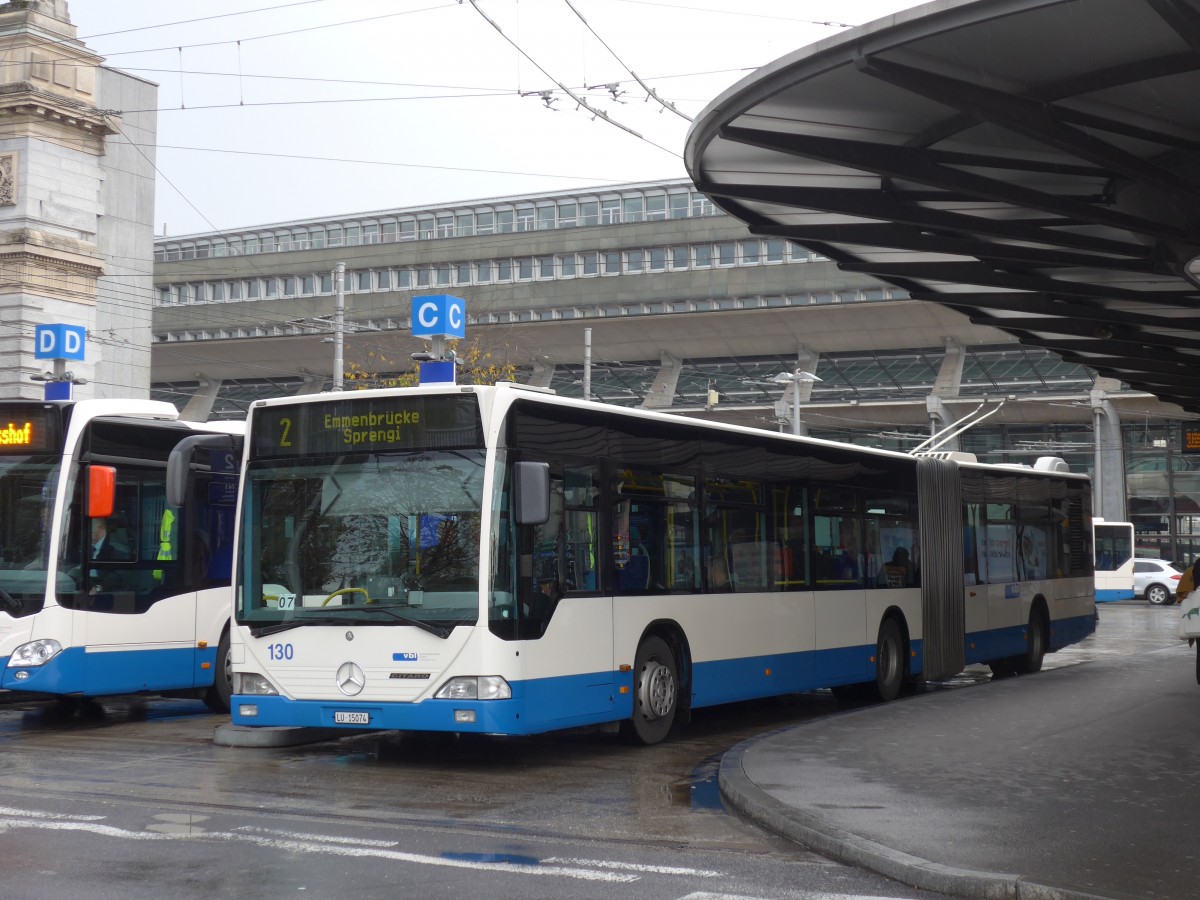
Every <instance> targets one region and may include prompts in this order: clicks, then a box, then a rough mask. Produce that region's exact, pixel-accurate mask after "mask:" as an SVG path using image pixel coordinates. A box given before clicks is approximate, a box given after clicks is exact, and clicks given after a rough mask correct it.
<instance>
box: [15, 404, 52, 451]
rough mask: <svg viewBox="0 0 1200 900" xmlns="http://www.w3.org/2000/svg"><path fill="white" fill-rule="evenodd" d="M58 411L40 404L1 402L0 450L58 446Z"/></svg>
mask: <svg viewBox="0 0 1200 900" xmlns="http://www.w3.org/2000/svg"><path fill="white" fill-rule="evenodd" d="M58 434H59V428H58V412H57V410H55V409H54V408H52V407H45V406H42V405H40V404H36V403H31V404H18V403H0V453H52V452H55V451H56V450H57V449H58Z"/></svg>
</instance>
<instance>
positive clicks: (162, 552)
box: [154, 507, 175, 581]
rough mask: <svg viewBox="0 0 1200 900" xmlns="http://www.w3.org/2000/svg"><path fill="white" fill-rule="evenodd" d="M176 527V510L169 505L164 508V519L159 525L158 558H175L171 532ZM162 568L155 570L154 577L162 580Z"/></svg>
mask: <svg viewBox="0 0 1200 900" xmlns="http://www.w3.org/2000/svg"><path fill="white" fill-rule="evenodd" d="M174 528H175V511H174V510H173V509H171V508H170V507H168V508H167V509H164V510H163V514H162V521H161V522H160V523H159V526H158V557H157V558H158V559H174V558H175V548H174V545H173V544H172V543H171V533H172V531H173V530H174ZM162 578H163V571H162V569H155V570H154V579H155V580H156V581H162Z"/></svg>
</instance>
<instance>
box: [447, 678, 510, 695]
mask: <svg viewBox="0 0 1200 900" xmlns="http://www.w3.org/2000/svg"><path fill="white" fill-rule="evenodd" d="M433 696H434V697H436V698H437V699H438V700H511V699H512V688H511V687H509V686H508V682H507V681H505V680H504V679H503V678H501V677H500V676H499V675H477V676H476V675H470V676H465V675H464V676H459V677H458V678H451V679H450V680H449V681H447V682H446V683H445V684H443V685H442V686H441V688H439V689H438V692H437V693H436V694H434V695H433Z"/></svg>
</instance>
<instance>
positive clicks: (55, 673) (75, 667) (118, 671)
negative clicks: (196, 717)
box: [0, 647, 216, 697]
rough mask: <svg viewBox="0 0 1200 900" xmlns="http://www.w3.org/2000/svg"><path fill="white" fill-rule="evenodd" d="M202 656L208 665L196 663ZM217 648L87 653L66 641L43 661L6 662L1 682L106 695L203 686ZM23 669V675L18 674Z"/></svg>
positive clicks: (8, 685)
mask: <svg viewBox="0 0 1200 900" xmlns="http://www.w3.org/2000/svg"><path fill="white" fill-rule="evenodd" d="M201 656H203V657H206V658H207V662H208V663H209V667H208V668H207V669H201V668H200V665H201V661H202V660H201V659H200V658H198V657H201ZM215 660H216V650H215V649H210V650H203V651H198V650H196V649H194V648H191V647H188V648H181V649H179V650H120V651H115V652H112V653H88V652H87V651H86V650H84V649H83V648H82V647H68V648H67V649H66V650H63V651H62V652H61V653H59V654H58V656H56V657H54V659H52V660H50V662H48V663H46V664H45V665H44V666H30V667H25V668H16V669H10V668H7V665H6V667H5V668H4V670H3V672H4V675H3V679H2V680H0V686H2V687H4V688H5V689H7V690H14V691H32V692H34V693H42V694H77V695H80V696H83V697H111V696H115V695H117V694H134V693H139V692H141V691H170V690H182V689H186V688H192V687H206V686H208V685H211V684H212V681H213V676H212V672H213V664H214V663H215ZM22 674H24V675H25V677H23V678H22V677H19V676H21V675H22Z"/></svg>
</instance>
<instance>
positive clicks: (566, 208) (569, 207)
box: [558, 201, 577, 228]
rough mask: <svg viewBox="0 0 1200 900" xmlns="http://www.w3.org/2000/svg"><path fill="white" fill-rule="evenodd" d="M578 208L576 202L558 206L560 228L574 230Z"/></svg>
mask: <svg viewBox="0 0 1200 900" xmlns="http://www.w3.org/2000/svg"><path fill="white" fill-rule="evenodd" d="M576 215H577V207H576V204H575V203H574V201H572V202H569V203H560V204H558V227H559V228H572V227H574V225H575V217H576Z"/></svg>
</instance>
